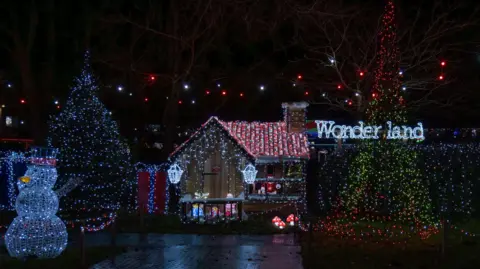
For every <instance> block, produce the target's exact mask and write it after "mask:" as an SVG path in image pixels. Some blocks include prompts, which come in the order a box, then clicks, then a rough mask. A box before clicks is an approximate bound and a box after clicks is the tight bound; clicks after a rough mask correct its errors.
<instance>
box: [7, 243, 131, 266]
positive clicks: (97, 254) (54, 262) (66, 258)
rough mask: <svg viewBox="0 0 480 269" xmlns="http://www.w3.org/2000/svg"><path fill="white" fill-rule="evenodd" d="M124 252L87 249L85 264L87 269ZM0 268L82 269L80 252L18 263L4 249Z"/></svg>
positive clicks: (111, 249) (71, 250)
mask: <svg viewBox="0 0 480 269" xmlns="http://www.w3.org/2000/svg"><path fill="white" fill-rule="evenodd" d="M124 251H126V249H124V248H121V247H92V248H87V249H86V253H85V263H86V267H85V268H88V267H90V266H92V265H94V264H96V263H99V262H101V261H103V260H105V259H108V258H111V257H114V256H117V255H119V254H120V253H122V252H124ZM0 268H2V269H39V268H40V269H67V268H68V269H84V268H82V267H81V259H80V250H79V249H78V248H73V247H72V248H67V249H66V250H65V251H64V252H63V253H62V254H61V255H60V256H59V257H57V258H55V259H49V260H27V261H20V260H17V259H14V258H10V257H9V256H8V253H7V252H6V250H5V249H0Z"/></svg>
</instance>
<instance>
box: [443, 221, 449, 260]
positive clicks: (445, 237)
mask: <svg viewBox="0 0 480 269" xmlns="http://www.w3.org/2000/svg"><path fill="white" fill-rule="evenodd" d="M447 232H448V220H447V219H445V217H444V218H443V219H442V256H445V247H446V245H447V236H448V235H447Z"/></svg>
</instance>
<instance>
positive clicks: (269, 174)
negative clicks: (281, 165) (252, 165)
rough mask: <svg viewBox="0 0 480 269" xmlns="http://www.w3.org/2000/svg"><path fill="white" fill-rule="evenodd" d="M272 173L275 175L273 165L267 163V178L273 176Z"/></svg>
mask: <svg viewBox="0 0 480 269" xmlns="http://www.w3.org/2000/svg"><path fill="white" fill-rule="evenodd" d="M273 175H275V166H273V165H267V178H273Z"/></svg>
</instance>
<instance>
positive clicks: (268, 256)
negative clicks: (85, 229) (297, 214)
mask: <svg viewBox="0 0 480 269" xmlns="http://www.w3.org/2000/svg"><path fill="white" fill-rule="evenodd" d="M137 238H138V236H136V235H131V237H130V239H129V238H128V235H123V236H119V238H118V244H119V245H126V244H125V243H127V242H129V241H132V242H133V241H135V240H137ZM88 241H89V238H88V237H87V244H88V245H95V241H97V242H98V241H102V240H98V238H97V240H93V239H92V241H90V242H88ZM146 245H147V246H148V247H147V248H144V250H139V249H138V248H137V249H133V248H132V249H131V250H130V251H129V252H127V253H124V254H121V255H120V256H117V257H116V258H115V260H114V261H113V262H112V261H111V260H106V261H103V262H101V263H99V264H96V265H94V266H93V267H91V269H114V268H115V269H124V268H125V269H127V268H128V269H130V268H131V269H133V268H139V269H146V268H152V269H153V268H158V269H215V268H228V269H240V268H241V269H270V268H271V269H283V268H285V269H290V268H294V269H301V268H303V267H302V260H301V257H300V247H299V246H297V245H296V244H295V243H294V239H293V235H268V236H265V235H261V236H260V235H259V236H242V235H224V236H219V235H216V236H207V235H149V236H148V237H147V243H146Z"/></svg>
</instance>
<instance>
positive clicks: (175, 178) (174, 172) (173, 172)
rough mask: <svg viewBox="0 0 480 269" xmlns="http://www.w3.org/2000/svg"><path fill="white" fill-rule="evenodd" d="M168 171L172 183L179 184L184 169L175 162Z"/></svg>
mask: <svg viewBox="0 0 480 269" xmlns="http://www.w3.org/2000/svg"><path fill="white" fill-rule="evenodd" d="M167 173H168V179H169V180H170V182H171V183H173V184H177V183H178V182H180V178H181V177H182V174H183V170H182V168H180V166H178V164H177V163H174V164H173V165H171V166H170V168H169V169H168V171H167Z"/></svg>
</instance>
